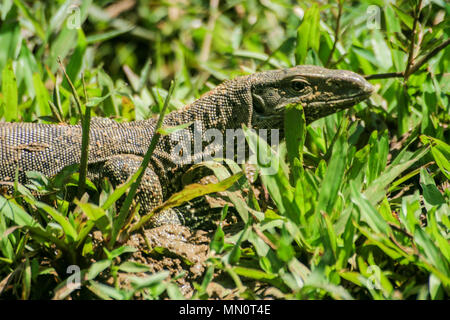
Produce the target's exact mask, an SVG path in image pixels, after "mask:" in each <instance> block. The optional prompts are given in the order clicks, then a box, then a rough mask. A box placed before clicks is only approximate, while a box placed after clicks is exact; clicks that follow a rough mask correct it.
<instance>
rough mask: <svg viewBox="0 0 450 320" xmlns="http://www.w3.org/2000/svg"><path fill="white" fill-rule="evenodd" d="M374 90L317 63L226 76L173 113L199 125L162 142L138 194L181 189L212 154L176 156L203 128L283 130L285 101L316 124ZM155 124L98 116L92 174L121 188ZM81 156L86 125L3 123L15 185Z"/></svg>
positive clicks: (4, 169) (173, 119)
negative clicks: (187, 176)
mask: <svg viewBox="0 0 450 320" xmlns="http://www.w3.org/2000/svg"><path fill="white" fill-rule="evenodd" d="M371 92H372V86H371V85H370V84H369V83H368V82H367V81H365V80H364V78H363V77H361V76H360V75H357V74H355V73H353V72H350V71H344V70H329V69H324V68H321V67H316V66H297V67H294V68H290V69H283V70H271V71H265V72H260V73H255V74H251V75H247V76H242V77H238V78H236V79H233V80H230V81H226V82H224V83H223V84H221V85H219V86H217V87H216V88H215V89H214V90H212V91H210V92H208V93H206V94H204V95H203V96H202V97H200V98H199V99H198V100H196V101H195V102H194V103H192V104H190V105H188V106H186V107H184V108H183V109H181V110H179V111H174V112H172V113H170V114H168V115H167V116H166V117H165V119H164V125H165V126H177V125H181V124H186V123H191V122H192V124H191V125H190V126H189V127H187V128H186V129H185V130H183V131H177V132H174V133H172V134H170V135H167V136H163V137H161V139H160V140H159V143H158V145H157V147H156V149H155V152H154V154H153V156H152V159H151V161H150V165H149V167H148V168H147V169H146V172H145V175H144V178H143V180H142V182H141V186H140V188H139V190H138V193H137V195H136V197H137V201H139V202H140V204H141V210H142V211H143V213H146V212H149V211H150V210H151V209H152V208H154V207H155V206H157V205H159V204H161V203H162V202H163V201H164V200H165V199H167V198H168V197H169V196H170V195H171V194H172V193H173V192H174V191H177V190H178V189H179V188H180V187H181V183H180V176H181V174H182V173H183V172H185V171H186V170H187V169H188V168H189V167H190V166H191V165H192V163H193V161H198V160H199V159H201V158H202V156H203V155H204V154H205V150H204V147H206V145H208V143H203V145H202V146H201V148H200V149H199V150H194V151H195V152H194V154H193V155H192V157H189V156H188V157H187V158H186V159H185V160H184V161H183V162H182V163H180V162H179V161H175V159H174V154H178V153H179V151H178V150H179V148H180V146H186V147H187V146H190V145H191V144H192V137H193V136H194V134H195V133H196V132H198V130H201V132H202V134H203V136H202V138H203V139H202V140H203V141H209V140H208V139H206V136H205V132H206V130H207V129H216V130H217V132H220V133H221V134H225V132H226V130H227V129H240V128H242V125H246V126H248V127H252V128H255V129H282V127H283V115H284V106H286V105H287V104H299V103H301V104H302V105H303V107H304V110H305V117H306V121H307V123H310V122H312V121H314V120H316V119H319V118H322V117H324V116H327V115H329V114H332V113H335V112H337V111H339V110H342V109H345V108H348V107H350V106H353V105H355V104H356V103H358V102H360V101H362V100H364V99H366V98H367V97H368V96H370V94H371ZM155 126H156V121H155V119H149V120H144V121H134V122H129V123H117V122H115V121H113V120H110V119H105V118H93V119H92V121H91V128H90V143H89V156H88V177H89V178H90V179H92V180H93V181H94V182H96V183H99V182H100V181H101V180H102V179H103V178H105V177H107V178H109V179H110V181H111V182H112V183H113V185H114V186H117V185H118V184H120V183H123V182H125V181H126V180H127V179H128V177H130V175H132V174H133V173H134V172H135V171H136V170H137V168H138V167H139V165H140V163H141V161H142V157H143V155H144V154H145V152H146V151H147V148H148V146H149V144H150V140H151V137H152V136H153V134H154V129H155ZM195 130H197V131H195ZM280 132H281V134H282V135H283V134H284V133H283V132H282V130H281V131H280ZM186 133H190V135H189V134H188V135H187V134H186ZM177 148H178V149H177ZM80 157H81V126H80V125H73V126H71V125H64V124H35V123H0V185H1V184H3V185H7V186H9V188H11V184H12V182H13V181H14V176H15V171H16V168H19V176H18V180H19V182H20V183H26V182H27V178H26V175H25V172H27V171H39V172H41V173H43V174H44V175H46V176H53V175H55V174H57V173H58V172H60V171H61V170H62V169H63V168H64V167H66V166H68V165H72V164H76V163H79V161H80ZM177 222H178V219H177V218H176V216H175V215H174V214H173V212H169V213H168V214H167V215H161V217H160V218H158V220H155V221H154V222H153V224H154V225H160V224H164V223H177Z"/></svg>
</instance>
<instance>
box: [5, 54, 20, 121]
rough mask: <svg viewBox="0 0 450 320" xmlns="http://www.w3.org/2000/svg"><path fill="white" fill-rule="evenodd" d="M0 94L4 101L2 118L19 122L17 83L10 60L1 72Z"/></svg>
mask: <svg viewBox="0 0 450 320" xmlns="http://www.w3.org/2000/svg"><path fill="white" fill-rule="evenodd" d="M2 94H3V99H4V102H5V103H4V108H5V109H4V112H3V116H4V117H5V120H6V121H12V120H19V109H18V107H17V105H18V93H17V81H16V76H15V74H14V69H13V65H12V60H9V61H8V63H7V65H6V66H5V68H4V69H3V71H2Z"/></svg>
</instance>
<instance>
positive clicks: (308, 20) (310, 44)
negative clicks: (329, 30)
mask: <svg viewBox="0 0 450 320" xmlns="http://www.w3.org/2000/svg"><path fill="white" fill-rule="evenodd" d="M319 22H320V10H319V7H318V5H317V3H314V4H313V5H312V6H311V7H309V8H308V9H307V10H306V11H305V15H304V16H303V21H302V24H301V25H300V27H299V28H298V29H297V48H296V51H295V62H296V64H297V65H299V64H305V61H306V56H307V54H308V50H309V49H312V50H314V51H315V52H318V51H319V45H320V24H319Z"/></svg>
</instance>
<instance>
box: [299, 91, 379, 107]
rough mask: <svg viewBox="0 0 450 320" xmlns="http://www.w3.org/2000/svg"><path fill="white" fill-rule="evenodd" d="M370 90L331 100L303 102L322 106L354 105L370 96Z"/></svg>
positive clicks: (310, 105)
mask: <svg viewBox="0 0 450 320" xmlns="http://www.w3.org/2000/svg"><path fill="white" fill-rule="evenodd" d="M371 93H372V92H362V93H359V94H355V95H352V96H349V97H344V98H337V99H331V100H324V101H314V102H310V103H305V105H306V106H308V107H313V108H314V107H322V106H329V107H339V106H348V105H355V104H357V103H359V102H361V101H363V100H366V99H367V98H369V97H370V95H371Z"/></svg>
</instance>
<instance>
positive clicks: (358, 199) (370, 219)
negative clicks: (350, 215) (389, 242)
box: [350, 181, 392, 235]
mask: <svg viewBox="0 0 450 320" xmlns="http://www.w3.org/2000/svg"><path fill="white" fill-rule="evenodd" d="M350 189H351V199H352V202H353V203H355V204H356V205H357V206H358V208H359V212H360V214H361V219H362V220H363V221H365V222H366V223H367V224H368V225H369V226H370V227H371V228H372V229H373V230H374V231H375V232H377V233H382V234H384V235H388V234H390V233H391V232H392V231H391V228H390V227H389V225H388V224H387V223H386V221H384V219H383V217H382V216H381V215H380V214H379V213H378V211H377V210H376V209H375V208H374V207H373V206H372V204H371V203H370V202H369V200H367V199H366V198H365V196H364V195H362V194H361V193H360V192H359V191H358V190H357V189H356V186H355V184H354V183H353V182H352V181H351V182H350Z"/></svg>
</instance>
